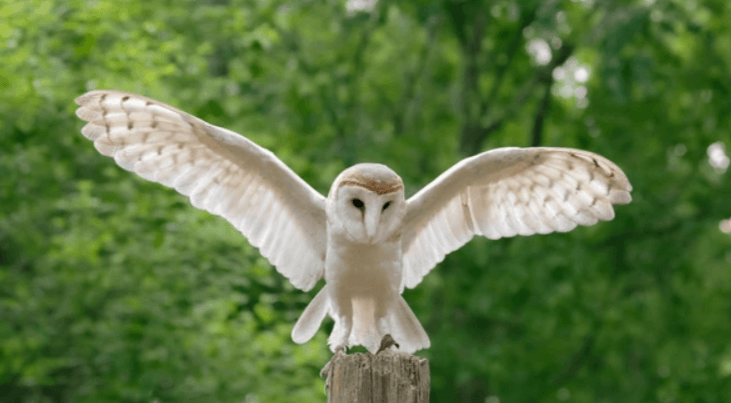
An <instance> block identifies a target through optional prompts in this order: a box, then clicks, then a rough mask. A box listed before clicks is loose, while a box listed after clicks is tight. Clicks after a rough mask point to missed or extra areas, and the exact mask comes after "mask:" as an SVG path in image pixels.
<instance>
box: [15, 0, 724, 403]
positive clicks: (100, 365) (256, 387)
mask: <svg viewBox="0 0 731 403" xmlns="http://www.w3.org/2000/svg"><path fill="white" fill-rule="evenodd" d="M729 21H731V3H729V2H728V1H727V0H703V1H700V0H667V1H663V0H656V1H653V0H643V1H599V0H593V1H591V0H582V1H570V0H550V1H509V0H495V1H479V0H459V1H458V0H394V1H385V0H381V1H378V2H377V3H374V2H372V1H368V0H348V1H345V0H342V1H298V2H292V1H283V0H256V1H253V0H247V1H244V0H207V1H193V0H185V1H171V0H168V1H147V0H96V1H81V0H5V1H3V2H2V3H0V401H2V402H27V403H31V402H33V403H46V402H59V403H60V402H63V403H66V402H68V403H71V402H73V403H87V402H88V403H100V402H146V403H148V402H149V403H167V402H207V403H216V402H247V403H254V402H290V401H298V402H324V401H325V399H326V397H325V396H324V394H323V385H324V384H323V381H322V380H320V379H319V377H318V371H319V369H320V368H321V367H322V366H323V365H324V364H325V362H327V360H328V359H329V358H330V352H329V351H328V349H327V346H326V337H327V334H328V332H329V330H330V328H331V326H332V322H331V321H329V320H328V321H327V322H326V325H325V326H323V328H322V329H321V330H320V332H319V333H318V334H317V336H316V337H315V339H314V340H312V341H311V342H309V343H307V344H305V345H296V344H294V343H293V342H292V341H291V339H290V331H291V329H292V326H293V325H294V322H295V321H296V319H297V317H298V316H299V314H300V313H301V312H302V310H303V309H304V307H305V305H306V304H307V302H308V301H309V300H310V298H312V296H314V293H315V292H316V290H317V289H316V290H313V291H312V292H309V293H302V292H300V291H298V290H295V289H293V287H291V286H290V285H289V284H288V283H287V281H286V279H284V278H283V277H282V276H280V275H279V274H278V273H277V272H276V271H275V270H274V269H273V268H272V267H271V266H270V265H269V264H268V262H267V261H266V260H265V259H264V258H262V257H261V256H260V255H259V254H258V252H257V250H256V249H255V248H253V247H251V246H250V245H249V244H248V243H247V241H246V240H245V239H244V238H243V237H242V236H241V235H240V234H239V233H238V232H237V231H236V230H235V229H234V228H233V227H232V226H231V225H229V224H228V223H227V222H226V221H225V220H223V219H221V218H219V217H215V216H211V215H209V214H208V213H206V212H202V211H198V210H196V209H194V208H193V207H192V206H190V204H189V202H188V201H187V199H186V198H184V197H182V196H180V195H178V194H176V193H175V191H173V190H170V189H166V188H164V187H162V186H160V185H157V184H154V183H149V182H145V181H144V180H142V179H140V178H138V177H136V176H135V175H133V174H131V173H129V172H126V171H123V170H122V169H121V168H119V167H117V166H116V165H115V164H114V163H113V161H112V160H110V159H108V158H105V157H103V156H101V155H99V154H98V153H97V152H96V150H95V149H94V147H93V145H92V143H91V142H89V141H88V140H86V139H85V138H84V137H83V136H82V135H81V134H80V129H81V127H82V126H83V122H82V121H81V120H80V119H78V118H77V117H76V116H75V115H74V110H75V109H76V105H75V104H74V102H73V100H74V98H76V97H77V96H79V95H81V94H83V93H84V92H86V91H88V90H92V89H118V90H124V91H129V92H134V93H139V94H142V95H146V96H149V97H152V98H155V99H158V100H160V101H163V102H166V103H169V104H172V105H174V106H176V107H178V108H180V109H182V110H184V111H187V112H189V113H191V114H193V115H196V116H199V117H201V118H202V119H204V120H207V121H209V122H211V123H213V124H215V125H218V126H223V127H226V128H229V129H231V130H234V131H236V132H239V133H241V134H243V135H245V136H247V137H248V138H250V139H251V140H253V141H255V142H257V143H258V144H260V145H262V146H264V147H267V148H268V149H270V150H272V151H273V152H274V153H275V154H276V155H278V156H279V157H280V158H281V159H282V160H283V161H284V162H285V163H286V164H288V165H289V166H290V167H292V168H293V169H294V171H295V172H297V173H298V174H299V175H301V176H302V177H303V178H304V179H305V180H307V181H308V182H309V183H310V184H312V185H313V186H314V187H315V188H316V189H317V190H319V191H320V192H322V193H323V194H325V193H326V192H327V190H328V187H329V185H330V183H332V181H333V179H334V178H335V176H336V175H337V173H339V172H340V171H341V170H342V169H344V168H346V167H348V166H350V165H352V164H354V163H358V162H366V161H370V162H379V163H384V164H387V165H389V166H390V167H391V168H393V169H394V170H395V171H396V172H398V173H399V174H400V175H401V176H402V177H403V179H404V182H405V183H406V184H407V185H406V186H407V189H406V192H407V196H409V195H411V194H414V193H415V192H416V191H417V190H418V189H419V188H421V187H422V186H424V185H426V184H427V183H428V182H429V181H431V180H433V179H434V178H435V177H436V176H437V175H438V174H439V173H441V172H443V171H444V170H445V169H447V168H449V167H450V166H451V165H452V164H454V163H456V162H457V161H459V160H460V159H461V158H464V157H466V156H469V155H473V154H475V153H478V152H480V151H483V150H487V149H493V148H497V147H504V146H520V147H526V146H531V145H533V146H535V145H540V146H552V147H554V146H555V147H576V148H581V149H585V150H590V151H593V152H596V153H598V154H601V155H603V156H605V157H607V158H609V159H610V160H612V161H614V162H615V163H617V165H619V166H620V167H621V168H622V169H623V170H624V171H625V172H626V173H627V175H628V177H629V178H630V181H631V182H632V185H633V186H634V191H633V193H632V196H633V198H634V200H633V202H632V203H631V204H629V205H627V206H619V207H617V209H616V218H615V219H614V220H613V221H611V222H602V223H599V224H597V225H595V226H593V227H580V228H577V229H576V230H574V231H572V232H570V233H566V234H551V235H545V236H532V237H515V238H510V239H501V240H498V241H489V240H486V239H482V238H480V239H474V240H473V241H471V242H470V243H469V244H467V245H466V246H465V247H463V248H462V249H461V250H459V251H458V252H455V253H453V254H451V255H449V256H447V258H446V259H445V260H444V262H442V263H441V264H440V265H439V266H438V267H437V268H436V269H435V270H434V271H432V272H431V274H429V275H428V276H427V277H426V278H425V280H424V282H423V283H422V284H421V285H420V286H419V287H417V288H416V289H414V290H407V291H406V292H405V298H406V300H407V301H408V302H409V304H410V305H411V307H412V308H413V310H414V311H415V313H416V315H417V316H418V317H419V319H420V321H421V322H422V323H423V324H424V327H425V328H426V330H427V333H428V334H429V336H430V337H431V342H432V347H431V348H430V349H428V350H425V351H420V352H418V355H420V356H423V357H427V358H428V359H429V360H430V365H431V373H432V383H431V391H432V401H434V402H487V403H500V402H502V403H508V402H526V403H527V402H662V403H666V402H667V403H670V402H727V401H728V399H729V397H730V396H731V343H729V337H730V336H731V234H728V233H727V232H730V231H731V228H729V227H731V223H730V222H729V221H728V219H729V217H731V182H730V181H729V172H728V170H727V168H728V165H729V159H728V156H727V155H726V151H725V149H724V147H729V146H731V120H730V115H729V110H730V108H731V80H730V79H729V77H731V24H729ZM318 288H319V287H318Z"/></svg>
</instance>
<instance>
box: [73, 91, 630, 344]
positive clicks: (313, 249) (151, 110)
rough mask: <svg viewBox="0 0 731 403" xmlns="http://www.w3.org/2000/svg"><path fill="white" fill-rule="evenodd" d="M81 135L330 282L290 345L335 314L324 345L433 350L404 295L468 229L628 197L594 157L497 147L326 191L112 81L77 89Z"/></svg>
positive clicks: (366, 170)
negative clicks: (411, 189) (422, 176)
mask: <svg viewBox="0 0 731 403" xmlns="http://www.w3.org/2000/svg"><path fill="white" fill-rule="evenodd" d="M76 102H77V103H78V104H79V105H80V106H81V107H80V108H79V109H78V110H77V112H76V113H77V115H78V116H79V117H80V118H82V119H84V120H86V121H88V122H89V123H88V124H87V125H86V126H85V127H84V128H83V130H82V133H83V134H84V135H85V136H86V137H87V138H89V139H90V140H92V141H94V146H95V147H96V148H97V150H99V152H100V153H102V154H104V155H107V156H110V157H113V158H114V160H115V161H116V162H117V164H119V166H121V167H122V168H124V169H127V170H130V171H133V172H135V173H137V174H138V175H140V176H142V177H143V178H145V179H148V180H151V181H155V182H159V183H162V184H163V185H166V186H170V187H172V188H175V189H176V190H177V191H178V192H180V193H182V194H184V195H186V196H188V197H190V200H191V202H192V204H193V206H195V207H198V208H201V209H205V210H207V211H209V212H210V213H212V214H216V215H220V216H222V217H224V218H225V219H227V220H228V221H229V222H230V223H231V224H233V225H234V226H235V227H236V228H237V229H238V230H239V231H241V233H242V234H243V235H244V236H245V237H246V238H247V239H248V240H249V243H251V244H252V245H254V246H256V247H258V248H259V250H260V252H261V254H262V255H264V256H265V257H266V258H268V259H269V261H270V262H271V263H272V264H273V265H274V266H275V267H276V268H277V270H278V271H279V272H280V273H282V274H283V275H284V276H286V277H287V278H288V279H289V280H290V281H291V282H292V284H293V285H294V286H295V287H297V288H299V289H302V290H305V291H307V290H310V289H311V288H312V287H314V285H315V283H316V282H317V281H318V280H320V279H321V278H324V279H325V282H326V284H325V286H324V287H323V288H322V290H321V291H320V292H319V293H318V294H317V296H315V298H314V299H313V300H312V302H310V304H309V306H307V308H306V309H305V311H304V313H303V314H302V316H301V317H300V319H299V320H298V321H297V324H296V325H295V326H294V329H293V330H292V339H293V340H294V341H295V342H297V343H304V342H306V341H308V340H309V339H310V338H312V336H313V335H314V334H315V333H316V332H317V329H318V328H319V327H320V323H321V322H322V320H323V319H324V318H325V315H328V314H329V315H330V316H331V317H332V318H333V319H334V320H335V327H334V329H333V331H332V334H331V335H330V339H329V344H330V348H331V350H332V351H334V352H336V353H342V352H343V351H344V350H345V347H346V346H352V345H363V346H365V347H366V348H367V349H368V350H369V351H371V352H374V351H376V350H377V349H378V346H379V341H380V340H381V338H382V337H383V336H384V335H386V334H391V335H392V337H393V339H394V340H395V341H396V342H397V343H398V345H399V349H400V351H403V352H407V353H413V352H414V351H416V350H419V349H423V348H427V347H429V337H428V336H427V335H426V332H424V329H423V328H422V326H421V324H420V323H419V321H418V320H417V319H416V317H415V316H414V313H413V312H412V311H411V309H410V308H409V306H408V305H407V304H406V301H404V299H403V297H401V293H402V292H403V290H404V287H409V288H413V287H415V286H416V285H417V284H419V282H421V279H422V278H423V277H424V275H426V274H427V273H428V272H429V271H430V270H431V269H432V268H433V267H434V266H435V265H436V264H437V263H439V262H440V261H442V259H443V258H444V255H446V254H447V253H449V252H451V251H453V250H455V249H457V248H459V247H461V246H462V245H464V244H465V243H466V242H467V241H469V240H470V239H471V238H472V237H473V236H475V235H483V236H486V237H488V238H490V239H498V238H501V237H510V236H514V235H531V234H535V233H540V234H547V233H549V232H554V231H558V232H566V231H569V230H571V229H573V228H575V227H576V226H577V225H579V224H581V225H592V224H595V223H596V222H597V221H598V220H611V219H612V218H614V210H613V209H612V205H613V204H626V203H629V202H630V201H631V200H632V198H631V197H630V194H629V192H630V191H631V190H632V186H631V185H630V183H629V181H628V180H627V177H626V176H625V174H624V173H623V172H622V170H621V169H619V167H617V166H616V165H615V164H613V163H612V162H611V161H609V160H607V159H606V158H603V157H601V156H599V155H597V154H593V153H590V152H587V151H581V150H574V149H569V148H500V149H496V150H492V151H487V152H484V153H482V154H479V155H476V156H474V157H470V158H466V159H464V160H462V161H460V162H459V163H457V164H456V165H455V166H453V167H452V168H450V169H449V170H448V171H446V172H444V173H443V174H442V175H440V176H439V177H438V178H437V179H436V180H434V181H433V182H432V183H430V184H429V185H428V186H426V187H425V188H424V189H422V190H421V191H420V192H418V193H417V194H416V195H414V196H413V197H411V198H409V200H406V199H405V198H404V185H403V182H402V181H401V178H400V177H399V176H398V175H396V173H395V172H393V171H392V170H391V169H389V168H388V167H386V166H384V165H380V164H358V165H355V166H353V167H351V168H348V169H346V170H345V171H343V172H342V173H341V174H340V175H339V176H338V177H337V178H336V179H335V182H334V183H333V185H332V187H331V188H330V193H329V194H328V197H327V198H325V197H323V196H322V195H320V194H319V193H318V192H317V191H315V190H314V189H313V188H312V187H310V186H309V185H308V184H307V183H305V182H304V181H303V180H302V179H301V178H300V177H299V176H297V175H296V174H295V173H294V172H292V170H291V169H289V168H288V167H287V166H286V165H284V163H282V161H280V160H279V159H278V158H277V157H276V156H275V155H274V154H272V153H271V152H270V151H268V150H266V149H264V148H262V147H259V146H257V145H256V144H254V143H252V142H251V141H249V140H248V139H246V138H244V137H242V136H240V135H238V134H236V133H234V132H231V131H229V130H226V129H223V128H220V127H216V126H213V125H210V124H208V123H206V122H204V121H202V120H200V119H198V118H196V117H193V116H191V115H189V114H187V113H185V112H181V111H179V110H177V109H175V108H173V107H171V106H168V105H165V104H163V103H160V102H157V101H154V100H152V99H149V98H145V97H142V96H139V95H134V94H128V93H124V92H119V91H92V92H89V93H87V94H85V95H83V96H81V97H79V98H78V99H76Z"/></svg>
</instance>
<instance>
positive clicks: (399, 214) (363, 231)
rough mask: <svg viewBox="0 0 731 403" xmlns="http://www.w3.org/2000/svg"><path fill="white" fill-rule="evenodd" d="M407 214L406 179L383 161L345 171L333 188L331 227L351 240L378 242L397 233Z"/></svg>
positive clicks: (329, 205)
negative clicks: (402, 178) (383, 163)
mask: <svg viewBox="0 0 731 403" xmlns="http://www.w3.org/2000/svg"><path fill="white" fill-rule="evenodd" d="M405 214H406V201H405V198H404V183H403V181H402V180H401V178H400V177H399V176H398V175H396V173H395V172H394V171H392V170H391V169H389V168H388V167H387V166H385V165H381V164H358V165H354V166H352V167H350V168H348V169H346V170H345V171H343V172H342V173H341V174H340V175H338V177H337V178H335V182H334V183H333V185H332V187H331V188H330V193H329V194H328V201H327V217H328V230H329V231H332V232H333V233H334V234H339V235H343V236H345V238H346V239H348V240H349V241H351V242H356V243H369V244H376V243H379V242H383V241H384V240H387V239H388V238H390V237H391V236H393V235H395V234H397V233H398V232H399V231H400V229H401V226H402V224H403V219H404V215H405Z"/></svg>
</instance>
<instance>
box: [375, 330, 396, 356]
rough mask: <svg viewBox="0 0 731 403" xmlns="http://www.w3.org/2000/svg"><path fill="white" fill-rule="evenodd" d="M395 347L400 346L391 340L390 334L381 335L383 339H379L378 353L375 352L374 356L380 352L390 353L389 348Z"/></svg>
mask: <svg viewBox="0 0 731 403" xmlns="http://www.w3.org/2000/svg"><path fill="white" fill-rule="evenodd" d="M391 346H396V348H399V347H400V346H399V345H398V343H396V340H394V339H393V337H392V336H391V334H390V333H386V334H385V335H383V338H382V339H381V346H380V347H378V351H376V354H380V353H381V352H384V351H386V352H388V351H391V349H390V347H391Z"/></svg>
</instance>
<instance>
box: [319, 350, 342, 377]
mask: <svg viewBox="0 0 731 403" xmlns="http://www.w3.org/2000/svg"><path fill="white" fill-rule="evenodd" d="M340 357H345V347H344V346H338V347H335V353H334V354H333V358H331V359H330V361H328V362H327V364H325V366H324V367H322V370H321V371H320V378H322V377H326V376H328V374H329V373H330V367H331V366H332V365H333V361H335V359H336V358H340Z"/></svg>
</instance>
